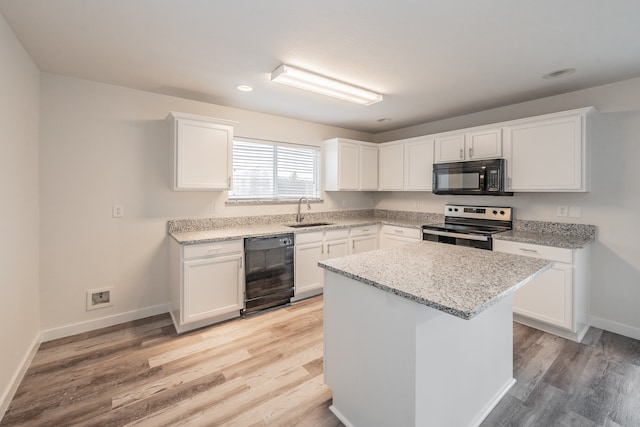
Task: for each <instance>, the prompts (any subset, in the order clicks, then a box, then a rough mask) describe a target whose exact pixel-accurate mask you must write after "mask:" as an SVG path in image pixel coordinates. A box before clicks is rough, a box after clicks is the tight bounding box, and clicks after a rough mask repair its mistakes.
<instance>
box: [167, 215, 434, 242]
mask: <svg viewBox="0 0 640 427" xmlns="http://www.w3.org/2000/svg"><path fill="white" fill-rule="evenodd" d="M307 222H315V221H307ZM322 222H329V223H330V225H322V226H318V227H308V228H292V227H287V226H286V225H285V224H251V225H237V226H233V227H220V228H213V229H210V230H201V231H172V232H169V235H171V237H173V238H174V239H175V240H176V241H177V242H178V243H180V244H185V245H190V244H197V243H211V242H217V241H221V240H233V239H244V238H245V237H263V236H273V235H276V234H283V233H295V234H300V233H309V232H312V231H322V230H336V229H339V228H348V227H358V226H366V225H377V224H387V225H396V226H401V227H411V228H417V229H420V227H422V225H423V224H424V221H415V220H403V219H382V218H374V217H364V218H348V219H342V218H341V219H328V220H326V221H324V220H323V221H322ZM303 223H304V222H303ZM291 224H293V223H291Z"/></svg>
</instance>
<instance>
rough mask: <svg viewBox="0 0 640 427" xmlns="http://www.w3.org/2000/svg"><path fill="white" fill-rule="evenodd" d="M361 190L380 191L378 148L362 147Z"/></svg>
mask: <svg viewBox="0 0 640 427" xmlns="http://www.w3.org/2000/svg"><path fill="white" fill-rule="evenodd" d="M359 167H360V190H377V189H378V147H371V146H364V145H363V146H361V147H360V165H359Z"/></svg>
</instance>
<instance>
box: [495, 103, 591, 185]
mask: <svg viewBox="0 0 640 427" xmlns="http://www.w3.org/2000/svg"><path fill="white" fill-rule="evenodd" d="M582 120H583V118H582V117H581V116H568V117H563V118H556V119H545V120H536V121H532V122H529V123H522V124H518V125H514V126H506V127H505V128H504V154H505V158H506V159H507V175H508V182H507V184H508V187H509V191H586V186H585V179H584V178H585V176H584V170H583V167H584V158H583V142H584V141H583V133H582Z"/></svg>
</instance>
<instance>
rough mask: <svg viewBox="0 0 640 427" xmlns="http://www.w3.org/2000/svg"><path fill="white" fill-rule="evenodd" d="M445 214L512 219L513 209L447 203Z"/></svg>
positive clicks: (463, 216) (502, 219)
mask: <svg viewBox="0 0 640 427" xmlns="http://www.w3.org/2000/svg"><path fill="white" fill-rule="evenodd" d="M444 216H445V217H457V218H476V219H491V220H499V221H511V220H512V210H511V208H510V207H505V206H463V205H446V206H445V207H444Z"/></svg>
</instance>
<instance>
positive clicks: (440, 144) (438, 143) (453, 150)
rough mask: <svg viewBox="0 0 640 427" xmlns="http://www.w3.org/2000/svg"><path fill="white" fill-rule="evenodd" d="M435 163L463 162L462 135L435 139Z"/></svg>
mask: <svg viewBox="0 0 640 427" xmlns="http://www.w3.org/2000/svg"><path fill="white" fill-rule="evenodd" d="M434 144H435V161H436V163H444V162H460V161H462V160H464V151H465V150H464V133H461V134H456V135H448V136H439V137H436V138H435V142H434Z"/></svg>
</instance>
